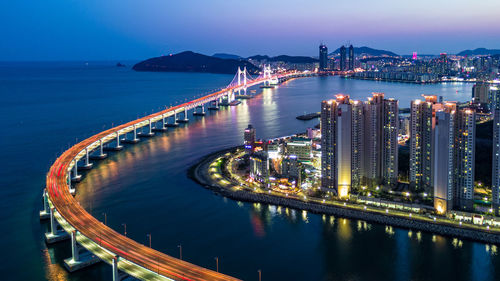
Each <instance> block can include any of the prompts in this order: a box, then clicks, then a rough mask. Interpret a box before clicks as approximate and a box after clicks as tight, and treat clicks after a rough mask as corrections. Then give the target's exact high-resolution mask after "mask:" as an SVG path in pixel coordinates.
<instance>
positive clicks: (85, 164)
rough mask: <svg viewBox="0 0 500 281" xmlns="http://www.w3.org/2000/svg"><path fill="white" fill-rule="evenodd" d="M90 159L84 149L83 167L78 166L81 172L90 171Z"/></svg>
mask: <svg viewBox="0 0 500 281" xmlns="http://www.w3.org/2000/svg"><path fill="white" fill-rule="evenodd" d="M89 159H90V157H89V149H88V148H85V162H84V163H83V165H80V166H79V168H80V169H82V170H90V169H92V166H93V164H92V163H90V160H89Z"/></svg>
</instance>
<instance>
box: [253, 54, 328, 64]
mask: <svg viewBox="0 0 500 281" xmlns="http://www.w3.org/2000/svg"><path fill="white" fill-rule="evenodd" d="M248 59H251V60H257V61H262V60H266V61H268V62H278V61H281V62H286V63H315V62H318V60H317V59H315V58H312V57H303V56H287V55H281V56H276V57H269V56H262V55H257V56H252V57H249V58H248Z"/></svg>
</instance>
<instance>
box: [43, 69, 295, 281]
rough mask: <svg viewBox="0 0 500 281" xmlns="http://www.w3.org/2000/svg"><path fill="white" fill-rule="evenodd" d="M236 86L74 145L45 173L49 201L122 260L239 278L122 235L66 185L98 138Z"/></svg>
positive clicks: (183, 273) (204, 276)
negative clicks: (88, 207) (88, 211)
mask: <svg viewBox="0 0 500 281" xmlns="http://www.w3.org/2000/svg"><path fill="white" fill-rule="evenodd" d="M292 75H293V74H285V75H280V76H279V77H278V78H287V77H292ZM265 80H267V79H258V80H254V81H251V82H250V83H249V84H247V87H250V86H254V85H258V84H260V83H262V82H264V81H265ZM238 88H242V86H236V87H231V88H227V89H223V90H220V91H217V92H215V93H212V94H210V95H207V96H205V97H202V98H199V99H195V100H193V101H190V102H187V103H184V104H181V105H178V106H175V107H171V108H168V109H166V110H163V111H160V112H157V113H154V114H151V115H149V116H146V117H143V118H140V119H137V120H134V121H131V122H128V123H126V124H123V125H120V126H117V127H114V128H111V129H109V130H106V131H103V132H101V133H98V134H96V135H94V136H92V137H90V138H88V139H86V140H84V141H82V142H80V143H78V144H76V145H74V146H73V147H71V148H70V149H68V150H66V151H65V152H64V153H63V154H62V155H61V156H60V157H59V158H57V160H56V161H55V163H54V164H53V165H52V166H51V168H50V170H49V172H48V174H47V181H46V190H47V194H48V196H49V199H50V202H51V203H52V205H53V206H54V208H55V209H56V210H57V212H58V214H59V215H60V217H62V218H63V219H64V221H65V222H66V223H68V224H69V225H71V226H72V227H73V228H74V229H75V230H77V231H78V232H80V234H81V235H83V236H84V237H86V238H88V239H90V240H91V241H93V242H94V243H96V244H98V245H99V246H100V247H101V248H104V249H105V250H107V251H109V252H111V253H112V254H114V255H116V256H119V257H120V258H121V259H124V260H126V261H129V262H132V263H134V264H136V265H138V266H140V267H143V268H145V269H148V270H149V271H151V272H153V273H157V274H158V275H161V276H162V277H166V278H169V279H173V280H238V279H236V278H233V277H230V276H227V275H224V274H221V273H218V272H215V271H213V270H209V269H206V268H203V267H200V266H197V265H194V264H191V263H189V262H186V261H183V260H180V259H177V258H173V257H171V256H169V255H166V254H164V253H161V252H159V251H156V250H154V249H152V248H149V247H147V246H145V245H142V244H140V243H138V242H136V241H134V240H132V239H130V238H128V237H125V236H123V235H121V234H120V233H118V232H116V231H115V230H113V229H111V228H110V227H107V226H106V225H104V224H103V223H102V222H100V221H98V220H97V219H96V218H94V217H93V216H92V215H90V214H89V213H87V211H85V209H84V208H82V207H81V206H80V204H79V203H78V201H76V199H75V198H74V197H73V195H71V193H70V186H69V184H68V182H69V181H70V180H69V179H70V177H71V173H70V171H71V168H72V167H73V166H74V165H77V162H78V160H79V159H80V158H82V157H83V155H84V154H85V153H86V151H92V150H94V149H96V148H97V147H99V143H100V142H101V141H102V142H103V143H105V142H109V141H112V140H114V139H115V137H116V136H117V135H120V134H126V133H127V132H130V131H131V130H132V129H131V128H134V127H136V126H137V125H141V126H146V125H147V124H150V123H151V122H157V121H159V120H161V119H160V118H166V117H168V116H172V115H174V114H175V112H181V111H183V110H185V109H191V108H193V107H196V106H197V105H199V104H204V103H206V102H209V101H211V100H215V99H217V98H219V97H221V96H224V95H226V94H227V93H228V92H231V91H234V90H237V89H238ZM155 120H156V121H155ZM106 262H109V261H106ZM158 277H160V276H158Z"/></svg>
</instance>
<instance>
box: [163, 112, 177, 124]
mask: <svg viewBox="0 0 500 281" xmlns="http://www.w3.org/2000/svg"><path fill="white" fill-rule="evenodd" d="M172 116H173V117H174V122H173V123H168V117H165V118H166V119H167V120H166V121H165V126H166V127H177V126H179V124H178V123H177V112H175V110H174V115H172Z"/></svg>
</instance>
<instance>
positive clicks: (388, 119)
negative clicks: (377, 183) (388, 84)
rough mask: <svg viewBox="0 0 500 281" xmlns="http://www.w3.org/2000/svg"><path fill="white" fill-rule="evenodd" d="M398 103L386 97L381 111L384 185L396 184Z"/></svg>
mask: <svg viewBox="0 0 500 281" xmlns="http://www.w3.org/2000/svg"><path fill="white" fill-rule="evenodd" d="M398 104H399V103H398V101H397V100H395V99H386V100H384V108H383V112H382V120H383V124H382V129H383V132H382V133H383V134H382V178H383V181H384V184H386V185H396V184H397V181H398V160H399V159H398V146H399V143H398V135H399V129H398V128H399V106H398Z"/></svg>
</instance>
